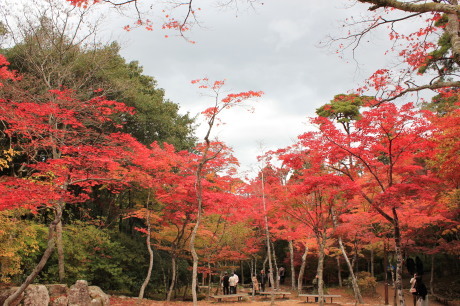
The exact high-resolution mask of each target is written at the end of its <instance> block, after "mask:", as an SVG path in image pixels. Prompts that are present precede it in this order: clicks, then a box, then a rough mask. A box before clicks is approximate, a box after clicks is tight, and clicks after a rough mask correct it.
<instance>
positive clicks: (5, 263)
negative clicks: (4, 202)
mask: <svg viewBox="0 0 460 306" xmlns="http://www.w3.org/2000/svg"><path fill="white" fill-rule="evenodd" d="M17 214H18V212H15V211H1V212H0V282H1V283H7V282H10V281H11V278H12V277H14V276H15V275H18V274H19V273H22V270H21V264H22V258H24V256H26V257H27V256H28V255H30V254H32V253H34V252H36V251H37V250H38V248H39V245H38V241H37V229H36V228H35V227H33V226H31V225H30V224H28V223H25V222H24V221H21V220H19V219H18V218H16V217H15V215H17Z"/></svg>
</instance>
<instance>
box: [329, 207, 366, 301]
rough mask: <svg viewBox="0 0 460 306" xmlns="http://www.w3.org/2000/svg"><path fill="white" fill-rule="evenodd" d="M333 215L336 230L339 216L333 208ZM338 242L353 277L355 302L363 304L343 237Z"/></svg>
mask: <svg viewBox="0 0 460 306" xmlns="http://www.w3.org/2000/svg"><path fill="white" fill-rule="evenodd" d="M331 215H332V223H333V226H334V229H335V228H336V227H337V216H336V214H335V211H334V209H333V208H331ZM337 240H338V242H339V247H340V251H342V255H343V258H344V259H345V262H346V263H347V267H348V271H349V273H350V277H351V285H352V287H353V293H354V295H355V300H356V301H357V302H358V303H360V304H362V303H363V297H362V295H361V291H360V290H359V286H358V282H357V280H356V276H355V273H354V272H353V265H352V264H351V263H350V259H349V258H348V255H347V251H346V250H345V247H344V245H343V241H342V236H339V237H338V239H337Z"/></svg>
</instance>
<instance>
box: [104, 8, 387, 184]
mask: <svg viewBox="0 0 460 306" xmlns="http://www.w3.org/2000/svg"><path fill="white" fill-rule="evenodd" d="M197 2H198V1H196V3H197ZM200 2H203V5H204V6H202V10H201V11H200V15H199V18H200V22H201V24H202V26H201V27H195V28H193V30H192V31H191V32H190V33H188V35H189V37H190V38H191V39H192V40H194V41H196V44H191V43H188V42H186V41H185V40H184V39H182V38H180V37H174V33H172V32H165V31H163V30H161V29H155V30H154V31H152V32H149V31H146V30H141V29H138V30H135V31H130V32H124V31H123V30H122V26H123V25H124V24H127V23H128V22H129V21H127V20H122V18H117V20H116V22H114V20H111V27H112V31H113V33H114V34H113V36H114V39H116V40H118V41H119V42H120V43H121V45H122V55H123V56H124V57H125V58H126V59H127V60H138V61H139V62H140V64H141V65H142V66H143V67H144V72H145V74H147V75H151V76H154V77H155V78H156V80H157V81H158V85H159V87H161V88H163V89H165V91H166V96H167V98H169V99H170V100H172V101H173V102H175V103H178V104H179V105H180V108H181V112H182V113H185V112H190V114H191V115H196V114H198V113H199V112H200V111H202V110H204V109H205V108H207V107H209V106H210V105H211V103H212V101H211V100H209V99H208V98H206V97H204V96H202V95H200V91H199V90H198V89H197V88H196V86H194V85H192V84H191V83H190V81H191V80H194V79H197V78H203V77H208V78H209V79H211V80H222V79H226V80H227V86H226V88H227V89H228V90H229V91H231V92H241V91H247V90H262V91H264V92H265V95H264V96H263V97H262V98H261V99H259V100H258V102H256V103H255V104H254V106H255V111H254V112H253V113H249V112H247V111H246V110H244V109H241V108H240V109H238V108H236V109H233V110H230V111H226V112H224V113H223V115H222V116H221V119H222V121H223V122H224V123H225V125H222V126H220V127H219V128H217V129H216V130H214V131H213V133H212V136H213V137H218V138H219V140H221V141H224V142H225V143H227V144H228V145H229V146H231V147H232V148H233V149H234V152H235V155H236V157H237V158H238V159H239V161H240V162H241V164H242V168H241V170H242V171H246V172H251V171H252V172H253V173H252V174H249V175H250V176H253V175H254V173H255V172H256V171H257V169H258V166H260V165H258V163H257V161H256V157H257V156H258V155H261V154H262V153H263V151H267V150H272V149H277V148H283V147H286V146H289V145H291V144H293V143H294V142H295V140H296V137H297V136H298V135H300V134H301V133H303V132H305V131H307V130H308V129H311V127H310V126H309V125H308V119H307V118H308V117H311V116H314V115H315V110H316V108H318V107H319V106H321V105H323V104H325V103H327V102H328V101H330V100H331V99H332V98H333V96H334V95H336V94H338V93H345V92H348V91H350V90H353V89H355V88H357V87H359V85H360V84H361V83H362V81H363V80H364V78H366V77H368V76H369V75H370V73H372V72H373V71H374V70H376V69H378V68H380V66H382V65H383V63H384V61H385V59H384V57H383V56H382V54H383V50H382V46H381V45H380V42H383V41H384V39H381V38H382V37H380V38H379V37H378V35H377V36H375V35H374V36H373V37H372V39H371V43H368V44H367V45H366V46H365V47H363V48H361V49H359V50H358V53H357V56H358V58H359V59H360V60H359V64H360V66H359V68H358V67H357V64H356V63H355V62H354V61H352V59H351V57H350V56H348V57H347V58H345V59H341V58H340V57H339V56H338V55H337V54H335V53H334V51H335V49H334V48H321V47H319V45H320V42H321V41H325V40H327V36H328V35H331V34H338V33H339V30H340V28H341V26H340V21H341V20H344V19H345V18H347V17H350V16H352V15H354V16H356V15H357V14H361V13H365V12H366V11H365V9H366V6H364V5H359V4H357V5H356V6H353V7H350V4H352V2H351V1H345V0H327V1H317V0H268V1H266V2H265V3H264V5H259V6H257V7H255V9H247V8H244V7H240V9H239V10H238V11H235V9H227V10H225V11H222V10H221V9H218V8H216V7H213V6H212V5H211V6H205V4H206V3H214V1H210V0H206V1H200ZM117 29H118V30H117ZM165 35H168V36H169V38H165ZM336 47H337V46H336ZM198 122H202V118H198ZM197 136H198V137H199V138H202V137H203V136H204V130H203V129H198V130H197Z"/></svg>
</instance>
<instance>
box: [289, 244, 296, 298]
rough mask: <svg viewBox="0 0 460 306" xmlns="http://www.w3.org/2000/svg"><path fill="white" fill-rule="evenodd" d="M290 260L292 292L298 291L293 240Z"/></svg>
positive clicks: (290, 247) (290, 245) (290, 248)
mask: <svg viewBox="0 0 460 306" xmlns="http://www.w3.org/2000/svg"><path fill="white" fill-rule="evenodd" d="M289 259H290V262H291V288H292V290H296V285H295V267H294V244H293V242H292V240H289Z"/></svg>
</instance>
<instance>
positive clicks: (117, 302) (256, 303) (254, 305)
mask: <svg viewBox="0 0 460 306" xmlns="http://www.w3.org/2000/svg"><path fill="white" fill-rule="evenodd" d="M284 289H286V290H283V291H289V290H287V288H284ZM328 293H329V294H338V295H341V296H342V297H341V298H339V299H337V302H336V301H334V303H327V304H325V305H355V299H354V297H353V294H352V292H351V291H350V290H348V289H345V288H329V289H328ZM393 293H394V291H393V290H392V288H389V292H388V295H389V303H390V304H391V305H392V304H393ZM405 296H406V305H407V306H412V296H411V294H410V293H409V292H406V293H405ZM110 301H111V305H112V306H125V305H140V306H153V305H154V306H159V305H164V306H179V305H184V306H190V305H193V303H192V302H182V301H181V302H169V303H167V302H163V301H152V300H147V299H142V300H140V299H137V298H128V297H120V296H117V297H115V296H114V297H112V298H111V300H110ZM364 303H365V304H361V305H385V304H384V286H383V284H379V286H378V287H377V294H375V295H374V296H366V297H364ZM225 304H227V305H228V304H234V305H235V306H236V305H238V306H240V305H241V306H246V305H250V306H267V305H270V298H269V297H261V296H255V297H251V296H249V295H248V297H245V298H244V300H243V301H236V298H235V301H224V302H219V303H218V302H215V301H199V302H198V305H203V306H205V305H208V306H210V305H225ZM305 304H306V302H305V299H304V298H299V297H298V296H297V294H296V293H293V294H292V295H291V296H290V297H289V299H281V298H277V299H276V300H275V305H280V306H290V305H297V306H298V305H305ZM311 304H315V303H311ZM439 305H442V304H439V303H437V302H435V301H433V300H432V299H430V306H439Z"/></svg>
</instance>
